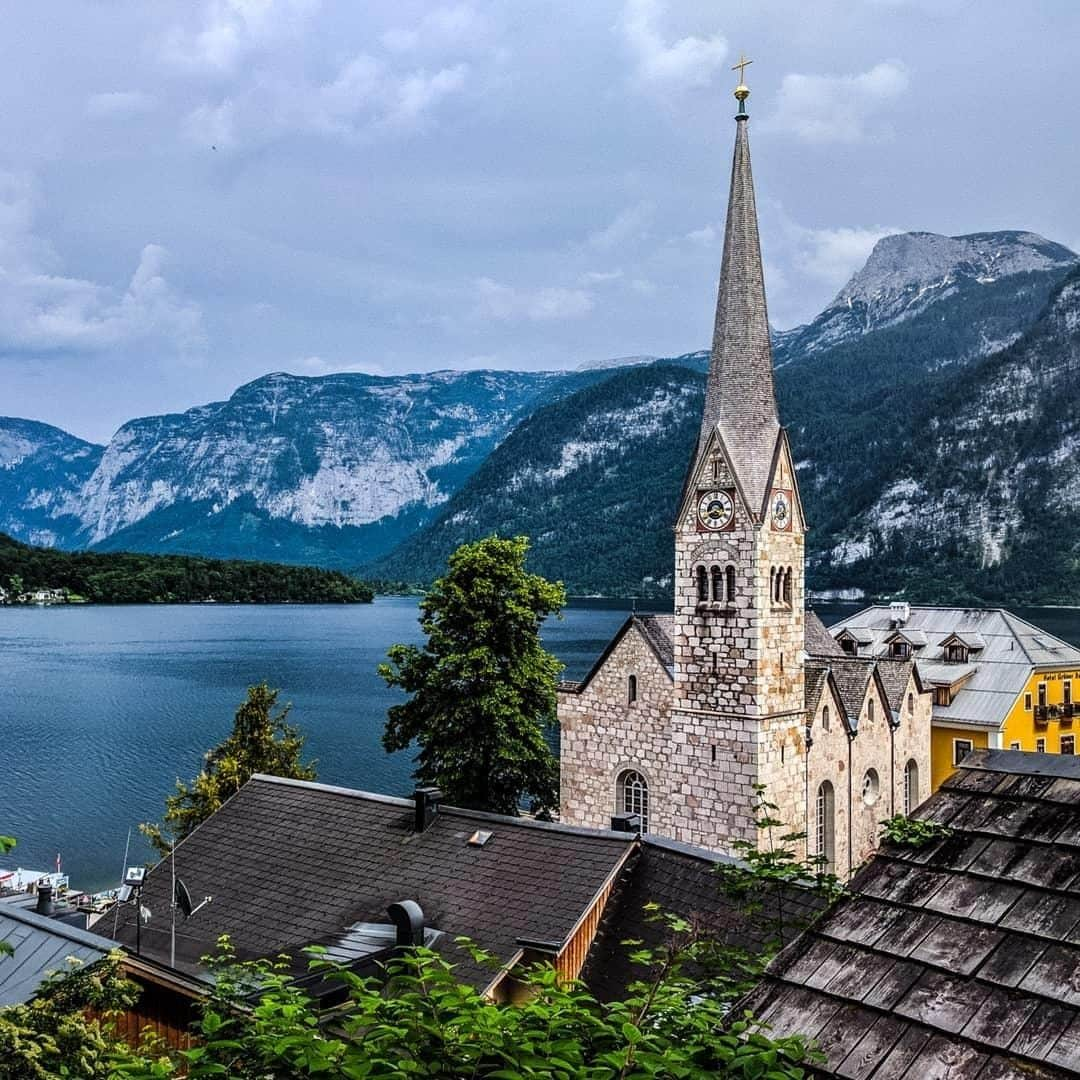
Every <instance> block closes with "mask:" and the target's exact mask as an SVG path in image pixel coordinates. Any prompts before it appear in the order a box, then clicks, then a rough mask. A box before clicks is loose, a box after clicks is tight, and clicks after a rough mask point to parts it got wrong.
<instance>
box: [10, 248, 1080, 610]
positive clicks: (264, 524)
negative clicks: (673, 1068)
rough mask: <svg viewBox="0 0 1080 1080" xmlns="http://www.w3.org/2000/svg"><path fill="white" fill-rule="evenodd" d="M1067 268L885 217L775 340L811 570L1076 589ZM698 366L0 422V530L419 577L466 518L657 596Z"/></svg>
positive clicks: (360, 379) (306, 387) (982, 593)
mask: <svg viewBox="0 0 1080 1080" xmlns="http://www.w3.org/2000/svg"><path fill="white" fill-rule="evenodd" d="M1075 265H1076V256H1074V255H1073V254H1072V253H1071V252H1069V251H1067V249H1065V248H1062V247H1060V245H1056V244H1052V243H1050V242H1049V241H1045V240H1043V239H1042V238H1040V237H1036V236H1034V235H1033V234H1030V233H992V234H991V233H987V234H976V235H973V236H967V237H953V238H950V237H939V236H934V235H932V234H927V233H917V234H907V235H905V236H898V237H888V238H886V239H885V240H883V241H881V242H880V243H879V244H878V246H877V247H876V248H875V250H874V253H873V254H872V255H871V257H870V259H869V260H868V262H867V264H866V266H865V267H864V268H863V269H862V270H861V271H860V272H859V273H858V274H856V275H855V277H854V278H853V279H852V281H851V282H849V284H848V285H847V286H846V287H845V288H844V289H843V290H842V291H841V293H840V295H839V296H838V298H837V300H836V301H835V302H834V303H833V304H832V305H830V307H829V308H828V309H827V310H826V311H824V312H823V313H822V314H821V315H820V316H819V317H818V318H817V319H815V320H814V322H813V323H811V324H810V325H809V326H807V327H801V328H799V329H798V330H795V331H790V332H787V333H783V334H780V335H778V336H777V345H776V355H777V391H778V394H779V397H780V405H781V415H782V417H783V418H784V421H785V423H786V424H787V426H788V428H789V430H790V433H791V438H792V444H793V448H794V451H795V454H796V459H797V462H798V468H799V477H800V487H801V489H802V494H803V498H804V501H805V503H806V506H807V511H808V516H809V519H810V524H811V526H812V532H811V533H810V536H809V545H810V547H809V551H810V554H811V583H812V585H814V586H815V587H819V588H820V587H835V588H853V589H858V588H862V589H867V590H870V591H876V592H884V591H896V590H899V589H901V588H906V589H908V591H909V594H910V595H913V596H918V597H919V598H921V599H939V600H944V599H947V598H949V596H950V595H955V596H961V595H963V596H966V597H972V596H977V597H983V598H988V597H993V598H999V599H1000V598H1007V599H1017V598H1019V599H1043V600H1055V599H1075V596H1076V595H1080V576H1078V572H1077V571H1076V570H1073V569H1072V566H1073V564H1074V563H1075V564H1076V565H1077V566H1080V549H1078V551H1077V552H1076V553H1075V557H1074V554H1073V547H1074V546H1078V545H1080V524H1078V523H1077V520H1076V519H1075V517H1074V515H1073V514H1072V513H1071V494H1070V493H1071V491H1072V490H1075V486H1074V485H1075V483H1076V481H1077V480H1080V476H1077V475H1074V473H1076V472H1077V471H1080V470H1078V466H1077V465H1076V464H1075V462H1074V457H1075V453H1074V451H1075V450H1076V448H1077V447H1078V446H1080V428H1077V427H1076V426H1074V423H1073V419H1072V417H1073V415H1074V414H1075V415H1076V416H1077V417H1080V388H1078V385H1077V383H1078V379H1077V373H1076V350H1077V345H1076V338H1077V332H1076V327H1077V320H1078V318H1080V315H1078V312H1080V303H1078V302H1077V290H1078V288H1080V286H1078V284H1077V277H1076V276H1075V273H1073V272H1072V271H1071V269H1070V268H1071V267H1075ZM1070 273H1072V276H1069V275H1070ZM1002 342H1005V343H1011V344H1007V345H1006V347H1004V348H995V345H998V344H1000V343H1002ZM706 362H707V356H706V354H704V353H689V354H687V355H685V356H683V357H679V358H677V359H676V360H675V361H671V362H668V363H667V364H665V363H663V362H654V361H651V358H643V357H633V358H628V359H627V360H625V361H623V362H618V363H616V362H612V365H613V366H607V365H598V366H597V367H596V368H594V369H590V370H588V371H583V372H577V373H562V374H553V373H515V372H469V373H453V372H442V373H435V374H429V375H406V376H400V377H395V378H374V377H371V376H365V375H336V376H327V377H323V378H298V377H294V376H289V375H269V376H266V377H265V378H263V379H258V380H256V381H255V382H253V383H251V384H249V385H248V386H245V387H241V388H240V389H239V390H238V391H237V392H236V393H235V394H234V395H233V396H232V398H230V399H229V400H228V401H225V402H216V403H213V404H211V405H207V406H203V407H201V408H197V409H192V410H190V411H189V412H187V413H184V414H182V415H177V416H159V417H149V418H145V419H141V420H135V421H132V422H131V423H129V424H127V425H125V426H124V427H123V428H122V429H121V430H120V431H119V432H118V433H117V435H116V437H115V438H114V439H113V440H112V441H111V442H110V444H109V446H108V447H105V448H102V447H95V446H92V445H90V444H88V443H83V442H81V441H80V440H77V439H74V438H72V437H71V436H68V435H65V434H64V433H63V432H61V431H58V430H57V429H55V428H48V427H47V426H46V425H41V424H31V423H29V422H26V421H4V420H0V530H2V531H7V532H10V533H11V534H12V535H14V536H16V537H18V538H19V539H23V540H30V541H33V542H37V543H46V544H56V545H61V546H72V547H74V546H86V545H93V546H95V547H98V548H103V549H112V550H117V549H120V548H129V549H133V550H143V551H181V552H205V553H207V554H213V555H227V556H236V557H260V558H268V559H277V560H283V561H292V562H315V563H322V564H324V565H329V566H343V567H356V566H358V565H361V564H366V565H367V566H368V567H369V568H371V569H373V570H375V571H377V572H379V573H381V574H385V575H386V576H394V577H402V578H407V579H411V580H421V581H422V580H430V577H431V576H433V575H434V574H435V573H438V572H439V570H440V569H441V567H442V566H443V565H444V562H445V557H446V555H447V554H449V551H450V550H452V549H453V547H454V546H456V545H457V544H458V543H460V542H461V541H463V540H466V539H470V538H473V537H476V536H482V535H485V534H487V533H489V532H492V531H499V532H503V533H516V532H524V533H527V534H529V535H530V536H531V537H532V538H533V542H534V561H535V565H537V566H538V567H540V568H542V569H543V571H544V572H545V573H548V574H550V575H551V576H554V577H561V578H563V579H564V580H566V581H567V582H568V584H570V585H571V587H572V588H573V589H574V591H578V592H598V591H599V592H624V593H627V592H629V593H635V592H636V593H642V592H645V593H650V592H652V593H656V592H661V593H662V592H663V591H665V589H667V588H669V587H670V573H671V561H672V553H671V536H670V520H671V515H672V514H673V513H674V505H673V503H674V500H675V498H676V497H677V495H678V491H679V489H680V486H681V483H682V478H683V470H684V469H685V467H686V461H687V459H688V456H689V452H690V444H691V442H692V439H693V435H694V431H695V429H696V425H697V423H698V418H699V415H700V394H701V388H702V384H703V381H704V380H703V373H704V369H705V365H706ZM1051 522H1052V523H1053V527H1052V528H1051V527H1050V524H1049V523H1051ZM949 590H953V592H952V593H950V592H949ZM1069 590H1073V591H1072V592H1069Z"/></svg>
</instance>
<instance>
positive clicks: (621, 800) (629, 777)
mask: <svg viewBox="0 0 1080 1080" xmlns="http://www.w3.org/2000/svg"><path fill="white" fill-rule="evenodd" d="M615 808H616V810H617V811H618V812H619V813H623V814H637V815H638V817H640V818H641V831H642V832H643V833H646V832H648V831H649V782H648V781H647V780H646V779H645V777H644V776H642V775H641V773H639V772H636V771H635V770H633V769H627V770H626V772H623V773H620V774H619V779H618V780H617V781H616V782H615Z"/></svg>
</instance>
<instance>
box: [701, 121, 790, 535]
mask: <svg viewBox="0 0 1080 1080" xmlns="http://www.w3.org/2000/svg"><path fill="white" fill-rule="evenodd" d="M746 128H747V121H746V120H745V119H743V120H740V121H739V122H738V123H737V124H736V125H735V153H734V156H733V159H732V164H731V190H730V193H729V195H728V208H727V223H726V225H725V228H724V255H723V261H722V263H721V267H720V287H719V290H718V293H717V301H716V322H715V325H714V330H713V343H712V356H711V358H710V361H709V376H708V381H707V383H706V389H705V410H704V414H703V416H702V422H701V436H700V438H699V441H698V451H697V452H698V454H699V455H700V454H701V453H702V452H703V451H704V450H705V447H706V445H707V443H708V440H709V438H710V436H711V435H712V433H713V432H714V431H715V430H719V432H720V435H721V437H722V438H723V441H724V445H725V447H726V449H727V452H728V454H729V455H730V457H731V460H732V465H733V466H734V469H735V474H736V476H737V478H738V480H739V483H740V484H741V485H742V489H743V491H744V493H745V494H746V498H747V500H748V501H749V503H750V507H749V509H750V512H751V514H753V515H754V517H755V518H757V517H759V516H760V515H761V513H762V510H763V508H764V503H765V489H766V487H767V486H768V483H769V473H770V469H771V468H772V463H773V455H774V452H775V450H776V445H777V440H778V438H779V435H780V421H779V419H778V415H777V409H776V391H775V389H774V386H773V362H772V346H771V344H770V341H769V316H768V311H767V308H766V304H765V277H764V273H763V271H762V264H761V245H760V242H759V239H758V224H757V209H756V206H755V202H754V180H753V176H752V174H751V169H750V142H749V139H748V137H747V132H746Z"/></svg>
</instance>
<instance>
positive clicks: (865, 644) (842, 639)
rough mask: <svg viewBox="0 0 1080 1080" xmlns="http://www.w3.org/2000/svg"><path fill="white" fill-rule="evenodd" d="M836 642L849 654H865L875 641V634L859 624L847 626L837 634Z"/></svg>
mask: <svg viewBox="0 0 1080 1080" xmlns="http://www.w3.org/2000/svg"><path fill="white" fill-rule="evenodd" d="M836 643H837V645H839V646H840V648H841V649H842V650H843V651H844V652H845V653H847V655H848V656H864V655H866V650H868V649H869V648H870V646H871V645H873V643H874V635H873V634H872V633H871V632H870V631H869V630H864V629H863V628H862V627H859V626H846V627H844V629H843V630H841V631H840V633H839V634H837V635H836Z"/></svg>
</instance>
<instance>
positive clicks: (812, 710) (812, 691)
mask: <svg viewBox="0 0 1080 1080" xmlns="http://www.w3.org/2000/svg"><path fill="white" fill-rule="evenodd" d="M803 670H804V676H803V677H804V686H805V687H806V692H805V697H806V722H807V723H808V724H811V723H813V720H814V715H815V714H816V713H817V707H818V705H819V704H820V703H821V692H822V691H823V690H824V689H825V684H826V683H827V682H828V681H829V668H828V665H827V664H818V663H814V661H813V660H809V661H807V664H806V667H805V668H804V669H803Z"/></svg>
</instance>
